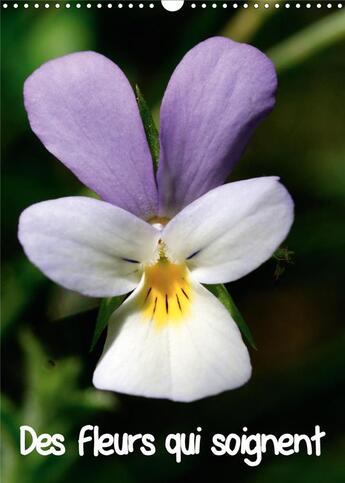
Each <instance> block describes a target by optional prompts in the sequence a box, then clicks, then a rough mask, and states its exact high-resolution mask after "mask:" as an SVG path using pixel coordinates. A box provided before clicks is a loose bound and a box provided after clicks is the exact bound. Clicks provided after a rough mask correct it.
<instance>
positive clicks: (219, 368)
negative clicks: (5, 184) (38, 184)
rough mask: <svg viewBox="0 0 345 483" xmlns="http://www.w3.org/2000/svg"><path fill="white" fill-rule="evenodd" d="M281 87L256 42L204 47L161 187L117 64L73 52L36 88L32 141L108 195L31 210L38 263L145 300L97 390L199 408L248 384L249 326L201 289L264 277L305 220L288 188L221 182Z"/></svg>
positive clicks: (30, 99) (165, 150)
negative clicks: (245, 330)
mask: <svg viewBox="0 0 345 483" xmlns="http://www.w3.org/2000/svg"><path fill="white" fill-rule="evenodd" d="M275 90H276V74H275V69H274V67H273V65H272V63H271V62H270V60H269V59H268V58H267V57H266V56H265V55H264V54H262V53H261V52H260V51H259V50H257V49H256V48H254V47H251V46H249V45H245V44H239V43H237V42H233V41H231V40H229V39H225V38H221V37H215V38H211V39H208V40H206V41H204V42H201V43H200V44H198V45H197V46H196V47H194V48H193V49H192V50H191V51H189V52H188V53H187V54H186V56H185V57H184V58H183V59H182V61H181V63H180V64H179V65H178V66H177V68H176V70H175V72H174V73H173V75H172V77H171V79H170V82H169V84H168V87H167V89H166V92H165V94H164V97H163V101H162V105H161V111H160V119H161V121H160V160H159V167H158V172H157V176H156V179H155V174H154V170H153V166H152V158H151V154H150V149H149V146H148V143H147V139H146V136H145V131H144V127H143V124H142V121H141V117H140V114H139V110H138V105H137V102H136V99H135V95H134V93H133V91H132V88H131V87H130V85H129V83H128V81H127V79H126V77H125V76H124V74H123V73H122V71H121V70H120V69H119V68H118V67H117V66H116V65H115V64H114V63H113V62H111V61H110V60H109V59H107V58H105V57H103V56H102V55H100V54H97V53H94V52H78V53H74V54H71V55H67V56H65V57H61V58H58V59H56V60H52V61H50V62H48V63H46V64H44V65H43V66H41V67H40V68H39V69H38V70H36V71H35V72H34V73H33V74H32V75H31V76H30V77H29V78H28V79H27V81H26V82H25V88H24V97H25V106H26V109H27V112H28V115H29V120H30V124H31V127H32V129H33V131H34V132H35V133H36V135H37V136H38V137H39V138H40V140H41V141H42V142H43V144H44V145H45V147H46V148H47V149H48V150H49V151H50V152H51V153H53V154H54V155H55V156H56V157H57V158H58V159H60V161H62V162H63V163H64V164H65V165H66V166H67V167H68V168H69V169H70V170H71V171H72V172H73V173H74V174H75V175H76V176H77V177H78V178H79V179H80V180H81V181H82V182H83V183H85V185H86V186H88V187H89V188H91V189H92V190H94V191H95V192H96V193H97V194H98V195H99V196H100V197H101V198H102V199H103V201H101V200H97V199H93V198H88V197H82V196H75V197H68V198H61V199H57V200H50V201H44V202H42V203H38V204H35V205H33V206H31V207H29V208H27V209H26V210H25V211H24V212H23V214H22V215H21V218H20V224H19V239H20V241H21V243H22V245H23V247H24V250H25V252H26V254H27V256H28V257H29V259H30V260H31V261H32V263H34V264H35V265H36V266H37V267H39V268H40V269H41V270H42V272H43V273H45V274H46V275H47V276H48V277H50V278H51V279H52V280H54V281H55V282H56V283H58V284H60V285H62V286H63V287H66V288H68V289H71V290H75V291H77V292H80V293H81V294H84V295H88V296H92V297H112V296H116V295H121V294H126V293H129V292H132V293H131V295H129V297H128V298H127V299H126V300H125V302H124V303H123V304H122V306H121V307H120V308H119V309H117V310H116V311H115V312H114V313H113V315H112V316H111V318H110V321H109V325H108V335H107V340H106V343H105V347H104V351H103V355H102V357H101V359H100V361H99V363H98V365H97V367H96V370H95V373H94V377H93V382H94V385H95V386H96V387H97V388H99V389H106V390H112V391H118V392H123V393H128V394H135V395H142V396H148V397H157V398H168V399H173V400H175V401H193V400H196V399H199V398H202V397H205V396H209V395H212V394H217V393H220V392H222V391H225V390H228V389H233V388H236V387H238V386H241V385H242V384H244V383H245V382H246V381H247V380H248V379H249V377H250V374H251V365H250V359H249V355H248V351H247V348H246V346H245V345H244V343H243V341H242V338H241V335H240V332H239V330H238V328H237V326H236V324H235V323H234V321H233V320H232V318H231V316H230V315H229V313H228V311H227V310H226V309H225V307H224V306H223V305H222V304H221V303H220V302H219V301H218V299H217V298H216V297H214V296H213V295H212V294H211V293H210V292H209V291H208V290H207V289H206V288H204V287H203V286H202V285H201V284H202V283H204V284H215V283H225V282H232V281H234V280H237V279H238V278H240V277H243V276H244V275H246V274H247V273H249V272H251V271H252V270H254V269H256V268H257V267H258V266H259V265H261V264H262V263H263V262H264V261H266V260H267V259H268V258H270V257H271V255H272V253H273V252H274V251H275V250H276V248H277V247H278V246H279V245H280V243H281V242H282V241H283V240H284V238H285V237H286V235H287V233H288V231H289V228H290V226H291V223H292V220H293V203H292V200H291V198H290V196H289V194H288V192H287V191H286V189H285V188H284V187H283V186H282V185H281V184H280V183H279V180H278V178H276V177H261V178H255V179H249V180H245V181H238V182H233V183H229V184H224V185H222V184H223V183H224V181H225V180H226V177H227V175H228V174H229V172H230V171H231V169H232V167H233V166H234V164H235V163H236V161H237V160H238V158H239V157H240V155H241V154H242V152H243V150H244V148H245V146H246V144H247V142H248V140H249V138H250V136H251V134H252V132H253V131H254V129H255V127H256V126H257V124H258V123H259V122H260V121H261V120H262V119H263V117H264V116H265V115H266V114H267V113H268V112H269V111H270V110H271V109H272V107H273V105H274V94H275ZM221 185H222V186H221Z"/></svg>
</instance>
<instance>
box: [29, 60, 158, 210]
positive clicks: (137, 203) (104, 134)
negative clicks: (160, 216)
mask: <svg viewBox="0 0 345 483" xmlns="http://www.w3.org/2000/svg"><path fill="white" fill-rule="evenodd" d="M24 100H25V107H26V110H27V112H28V115H29V121H30V124H31V128H32V130H33V131H34V132H35V134H36V135H37V136H38V137H39V138H40V140H41V141H42V142H43V144H44V145H45V147H46V148H47V149H48V150H49V151H50V152H51V153H52V154H54V155H55V156H56V157H57V158H59V159H60V161H62V162H63V163H64V164H65V165H66V166H67V167H68V168H69V169H70V170H71V171H73V173H74V174H75V175H76V176H77V177H78V178H79V179H80V180H81V181H82V182H83V183H84V184H86V185H87V186H88V187H89V188H91V189H92V190H94V191H96V193H98V194H99V195H100V196H101V197H102V198H103V199H104V200H106V201H108V202H110V203H113V204H115V205H117V206H119V207H121V208H123V209H125V210H127V211H130V212H131V213H134V214H135V215H137V216H140V217H142V218H150V217H151V216H154V215H155V214H156V213H157V189H156V184H155V180H154V174H153V168H152V159H151V155H150V150H149V147H148V144H147V140H146V136H145V132H144V128H143V125H142V121H141V118H140V114H139V110H138V106H137V103H136V99H135V96H134V93H133V90H132V88H131V86H130V84H129V82H128V81H127V79H126V77H125V75H124V74H123V72H122V71H121V70H120V69H119V68H118V67H117V66H116V65H115V64H114V63H113V62H111V61H110V60H109V59H107V58H106V57H104V56H102V55H100V54H97V53H95V52H77V53H74V54H70V55H66V56H65V57H60V58H58V59H55V60H52V61H50V62H47V63H46V64H44V65H42V66H41V67H40V68H39V69H37V70H36V71H35V72H34V73H33V74H32V75H31V76H30V77H29V78H28V79H27V80H26V82H25V86H24Z"/></svg>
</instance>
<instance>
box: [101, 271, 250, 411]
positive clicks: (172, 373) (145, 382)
mask: <svg viewBox="0 0 345 483" xmlns="http://www.w3.org/2000/svg"><path fill="white" fill-rule="evenodd" d="M186 283H187V285H186V286H185V288H184V292H185V294H184V293H183V291H182V289H181V288H180V291H179V292H178V290H179V289H178V286H177V285H175V288H174V290H175V291H176V293H169V297H168V298H167V299H166V298H165V295H164V293H163V292H162V294H161V296H159V294H158V293H157V292H154V289H153V290H152V291H150V288H149V287H148V285H147V281H146V282H145V281H144V280H143V281H142V282H141V284H140V286H139V287H138V289H137V290H136V291H135V292H134V293H133V294H132V295H131V296H130V297H129V298H128V299H127V300H126V301H125V302H124V304H123V305H122V306H121V307H120V308H119V309H118V310H117V311H116V312H115V313H114V314H113V316H112V318H111V320H110V322H109V327H108V335H107V340H106V344H105V347H104V351H103V355H102V357H101V359H100V361H99V363H98V365H97V367H96V370H95V372H94V377H93V383H94V385H95V386H96V387H97V388H98V389H105V390H111V391H117V392H122V393H127V394H134V395H139V396H146V397H155V398H167V399H172V400H174V401H185V402H189V401H194V400H197V399H200V398H203V397H207V396H211V395H214V394H218V393H220V392H223V391H226V390H229V389H234V388H236V387H239V386H241V385H242V384H244V383H245V382H246V381H247V380H248V379H249V377H250V375H251V365H250V359H249V354H248V350H247V348H246V346H245V344H244V343H243V341H242V338H241V334H240V332H239V329H238V327H237V326H236V324H235V323H234V321H233V320H232V319H231V317H230V315H229V313H228V312H227V310H226V309H225V308H224V307H223V305H222V304H221V303H220V302H219V301H218V300H217V299H216V298H215V297H214V296H213V295H212V294H211V293H210V292H209V291H208V290H206V289H205V288H204V287H202V286H201V285H200V284H199V283H197V282H193V281H190V280H189V281H188V282H186ZM172 285H173V286H174V284H172ZM182 288H183V286H182ZM148 292H150V293H149V297H150V296H151V295H153V298H152V299H151V301H150V300H149V298H147V293H148ZM177 292H178V295H179V302H177V299H176V297H175V295H176V294H177ZM167 301H168V308H167V304H166V302H167Z"/></svg>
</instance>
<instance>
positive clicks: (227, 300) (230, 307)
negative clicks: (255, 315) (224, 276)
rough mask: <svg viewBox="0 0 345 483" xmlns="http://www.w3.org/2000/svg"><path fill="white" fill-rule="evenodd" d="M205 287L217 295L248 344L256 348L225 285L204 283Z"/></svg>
mask: <svg viewBox="0 0 345 483" xmlns="http://www.w3.org/2000/svg"><path fill="white" fill-rule="evenodd" d="M206 288H207V289H208V290H209V291H210V292H211V293H213V295H215V296H216V297H217V299H218V300H219V301H220V302H221V303H222V304H223V305H224V307H225V308H226V309H227V311H228V312H229V314H230V315H231V317H232V318H233V319H234V321H235V322H236V324H237V325H238V328H239V329H240V331H241V332H242V334H243V335H244V338H245V339H246V340H247V342H248V343H249V345H250V346H251V347H253V349H255V350H258V349H257V347H256V344H255V341H254V337H253V335H252V333H251V331H250V329H249V327H248V325H247V324H246V323H245V321H244V318H243V317H242V315H241V313H240V311H239V310H238V308H237V307H236V305H235V302H234V301H233V300H232V297H231V295H230V294H229V292H228V291H227V289H226V287H225V286H224V285H223V284H217V285H206Z"/></svg>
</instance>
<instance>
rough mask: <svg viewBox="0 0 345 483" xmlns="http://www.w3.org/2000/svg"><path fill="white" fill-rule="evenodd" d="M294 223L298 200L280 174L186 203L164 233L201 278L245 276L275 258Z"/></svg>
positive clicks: (173, 252) (174, 254)
mask: <svg viewBox="0 0 345 483" xmlns="http://www.w3.org/2000/svg"><path fill="white" fill-rule="evenodd" d="M292 222H293V201H292V199H291V197H290V195H289V193H288V192H287V190H286V189H285V188H284V186H283V185H282V184H281V183H280V182H279V179H278V178H276V177H262V178H254V179H249V180H245V181H238V182H234V183H229V184H226V185H223V186H220V187H219V188H215V189H214V190H212V191H209V192H208V193H206V194H205V195H203V196H202V197H200V198H199V199H197V200H196V201H194V202H193V203H191V204H190V205H189V206H187V207H186V208H184V209H183V210H182V211H181V212H180V213H179V214H178V215H176V216H175V218H173V219H172V220H171V221H170V222H169V223H168V225H167V226H166V227H165V229H164V231H163V234H162V238H163V240H164V241H165V243H166V245H167V251H168V253H169V255H170V257H171V259H173V260H175V261H177V262H182V261H183V260H187V264H188V267H189V269H190V270H191V272H192V273H193V276H194V277H195V278H196V279H197V280H198V281H199V282H201V283H209V284H213V283H226V282H231V281H233V280H236V279H238V278H241V277H243V276H244V275H246V274H247V273H249V272H251V271H252V270H254V269H256V268H257V267H258V266H259V265H261V264H262V263H263V262H265V261H266V260H267V259H268V258H270V257H271V255H272V254H273V252H274V251H275V250H276V249H277V248H278V247H279V245H280V244H281V243H282V241H283V240H284V239H285V237H286V236H287V234H288V232H289V229H290V227H291V224H292Z"/></svg>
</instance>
